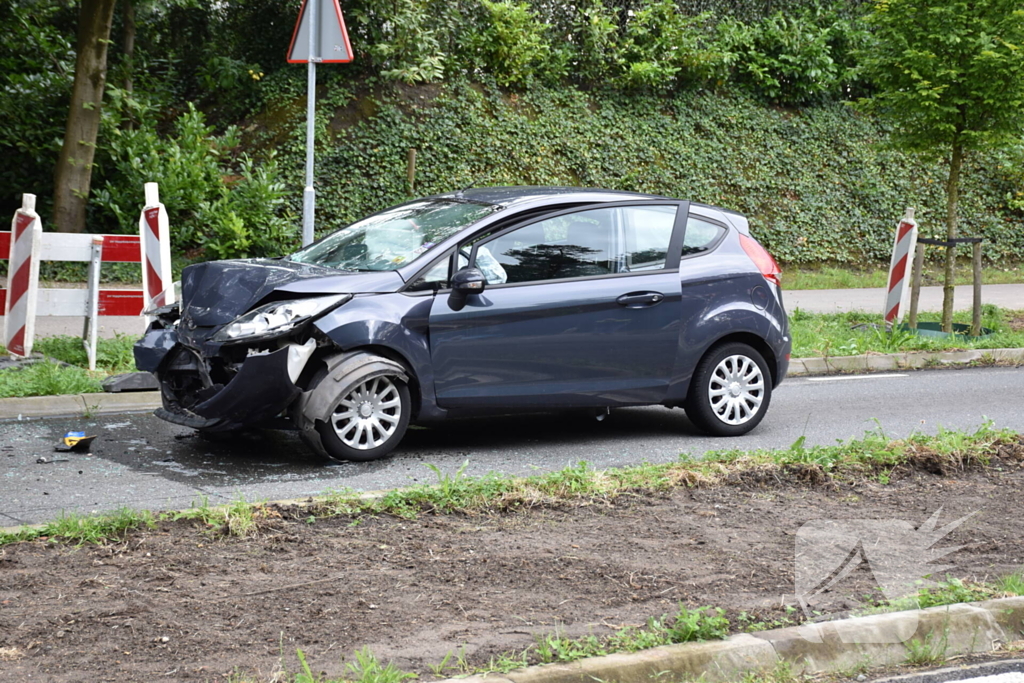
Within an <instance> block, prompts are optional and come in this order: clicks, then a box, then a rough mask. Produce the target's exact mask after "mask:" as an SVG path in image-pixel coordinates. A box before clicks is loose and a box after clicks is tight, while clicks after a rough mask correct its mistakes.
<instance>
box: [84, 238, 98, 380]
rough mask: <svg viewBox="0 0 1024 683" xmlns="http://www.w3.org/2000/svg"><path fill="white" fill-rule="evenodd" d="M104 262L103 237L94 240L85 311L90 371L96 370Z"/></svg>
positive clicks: (85, 330)
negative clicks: (101, 280) (101, 275)
mask: <svg viewBox="0 0 1024 683" xmlns="http://www.w3.org/2000/svg"><path fill="white" fill-rule="evenodd" d="M102 262H103V235H96V236H94V237H93V238H92V253H91V254H90V256H89V300H88V303H87V304H86V309H85V329H83V330H82V343H83V344H84V345H85V352H86V354H87V355H88V356H89V369H90V370H95V369H96V345H97V343H98V340H97V337H98V336H99V317H100V264H101V263H102Z"/></svg>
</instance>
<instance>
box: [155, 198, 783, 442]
mask: <svg viewBox="0 0 1024 683" xmlns="http://www.w3.org/2000/svg"><path fill="white" fill-rule="evenodd" d="M779 275H780V274H779V269H778V266H777V265H776V264H775V261H774V259H772V257H771V256H770V255H769V254H768V252H767V251H765V250H764V249H763V248H762V247H761V245H760V244H758V243H757V241H756V240H754V239H753V238H752V237H751V236H750V231H749V229H748V225H747V220H746V219H745V218H744V217H743V216H741V215H739V214H737V213H733V212H731V211H726V210H724V209H719V208H715V207H710V206H705V205H701V204H696V203H692V202H687V201H681V200H677V199H669V198H666V197H658V196H653V195H642V194H634V193H625V192H612V191H607V190H584V189H579V188H553V187H498V188H481V189H474V190H465V191H459V192H454V193H450V194H443V195H437V196H433V197H427V198H424V199H417V200H415V201H412V202H408V203H406V204H402V205H400V206H396V207H393V208H390V209H387V210H385V211H382V212H380V213H378V214H374V215H373V216H370V217H368V218H365V219H363V220H361V221H358V222H356V223H353V224H352V225H350V226H348V227H346V228H343V229H342V230H339V231H338V232H335V233H333V234H331V235H329V236H327V237H325V238H323V239H321V240H320V241H319V242H316V243H314V244H312V245H310V246H308V247H306V248H304V249H302V250H301V251H298V252H296V253H294V254H292V255H290V256H287V257H284V258H279V259H243V260H232V261H214V262H209V263H201V264H196V265H193V266H189V267H188V268H186V269H185V271H184V273H183V275H182V281H181V302H180V304H174V305H171V306H165V307H163V308H160V309H158V310H155V311H150V313H151V315H153V316H154V317H155V321H154V322H153V323H152V324H151V325H150V327H149V329H148V331H147V332H146V335H145V337H144V338H143V339H142V340H140V341H139V342H138V343H137V344H136V346H135V357H136V363H137V365H138V367H139V369H141V370H147V371H150V372H153V373H154V374H155V375H156V376H157V378H158V379H159V381H160V386H161V391H162V393H163V403H164V407H163V408H161V409H159V410H157V415H158V416H160V417H161V418H163V419H165V420H168V421H170V422H174V423H177V424H182V425H187V426H190V427H194V428H196V429H199V430H201V431H207V432H217V431H221V432H223V431H231V430H239V429H246V428H251V427H278V428H294V429H298V430H299V431H300V433H301V435H302V438H303V440H304V441H305V442H306V443H308V444H309V445H310V446H311V447H312V448H313V449H315V450H316V451H317V452H319V453H321V454H324V455H326V456H329V457H331V458H335V459H339V460H371V459H374V458H378V457H381V456H383V455H386V454H387V453H389V452H391V450H393V449H394V448H395V446H397V445H398V443H399V441H400V440H401V439H402V436H403V435H404V433H405V430H406V428H407V427H408V425H409V424H410V422H411V423H429V422H434V421H438V420H442V419H444V418H447V417H457V416H470V415H483V414H488V413H510V412H515V411H524V412H527V411H533V412H536V411H542V410H560V409H569V408H573V409H588V410H593V411H594V412H595V413H596V414H600V413H603V412H606V411H607V410H609V409H611V408H614V407H618V406H637V405H654V404H657V405H663V406H667V407H681V408H684V409H685V410H686V414H687V415H688V417H689V418H690V420H691V421H692V422H693V423H694V424H695V425H696V426H697V427H698V428H699V429H701V430H704V431H706V432H710V433H713V434H719V435H739V434H744V433H746V432H748V431H750V430H751V429H753V428H754V427H755V426H756V425H757V424H758V423H759V422H760V421H761V419H762V418H763V417H764V415H765V412H766V411H767V410H768V406H769V403H770V402H771V395H772V389H773V388H774V387H776V386H778V384H779V382H781V381H782V379H783V378H784V377H785V375H786V369H787V367H788V365H789V352H790V339H789V330H788V323H787V320H786V314H785V311H784V310H783V307H782V295H781V289H780V282H779Z"/></svg>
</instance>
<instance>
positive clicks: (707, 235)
mask: <svg viewBox="0 0 1024 683" xmlns="http://www.w3.org/2000/svg"><path fill="white" fill-rule="evenodd" d="M725 232H726V230H725V228H723V227H722V226H720V225H718V224H717V223H711V222H708V221H705V220H702V219H700V218H697V217H696V216H693V215H691V216H689V218H687V220H686V234H685V235H684V236H683V256H693V255H694V254H700V253H702V252H705V251H707V250H709V249H711V248H712V247H713V246H715V245H716V244H717V243H718V240H719V239H720V238H721V237H722V235H724V234H725Z"/></svg>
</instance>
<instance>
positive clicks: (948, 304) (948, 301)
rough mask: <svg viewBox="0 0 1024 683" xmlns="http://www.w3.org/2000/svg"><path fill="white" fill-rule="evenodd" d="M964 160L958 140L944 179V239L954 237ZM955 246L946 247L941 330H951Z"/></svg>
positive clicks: (962, 149)
mask: <svg viewBox="0 0 1024 683" xmlns="http://www.w3.org/2000/svg"><path fill="white" fill-rule="evenodd" d="M963 161H964V148H963V145H961V144H960V143H959V142H957V143H954V145H953V156H952V158H951V159H950V160H949V179H948V180H947V181H946V239H947V240H953V239H956V235H957V230H956V206H957V201H958V200H959V199H960V167H961V166H962V165H963ZM955 266H956V247H954V246H949V247H946V268H945V273H944V282H943V285H942V331H943V332H952V331H953V283H954V281H955V280H954V278H955V273H954V267H955Z"/></svg>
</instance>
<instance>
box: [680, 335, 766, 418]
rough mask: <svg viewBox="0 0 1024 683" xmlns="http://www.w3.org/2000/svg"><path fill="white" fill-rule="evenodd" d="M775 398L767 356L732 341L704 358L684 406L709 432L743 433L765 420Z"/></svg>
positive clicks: (691, 381)
mask: <svg viewBox="0 0 1024 683" xmlns="http://www.w3.org/2000/svg"><path fill="white" fill-rule="evenodd" d="M771 400H772V376H771V373H770V372H769V370H768V364H767V363H765V361H764V358H763V357H762V356H761V354H760V353H758V352H757V351H756V350H755V349H753V348H751V347H750V346H748V345H747V344H742V343H739V342H729V343H725V344H721V345H719V346H715V347H713V348H712V349H711V350H710V351H708V352H707V353H706V354H704V357H703V358H701V359H700V362H699V363H698V364H697V369H696V370H695V371H694V373H693V378H692V379H691V380H690V390H689V394H688V396H687V398H686V404H685V406H684V409H685V410H686V416H687V417H689V418H690V421H691V422H692V423H693V424H694V425H695V426H696V427H697V428H698V429H700V430H701V431H703V432H705V433H707V434H711V435H714V436H740V435H742V434H746V433H747V432H749V431H750V430H752V429H753V428H754V427H756V426H757V425H758V424H759V423H760V422H761V420H762V419H763V418H764V415H765V413H766V412H767V411H768V406H769V404H770V403H771Z"/></svg>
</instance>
